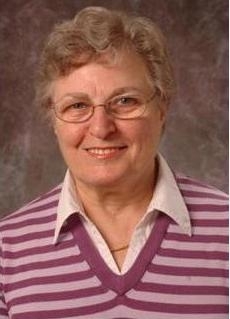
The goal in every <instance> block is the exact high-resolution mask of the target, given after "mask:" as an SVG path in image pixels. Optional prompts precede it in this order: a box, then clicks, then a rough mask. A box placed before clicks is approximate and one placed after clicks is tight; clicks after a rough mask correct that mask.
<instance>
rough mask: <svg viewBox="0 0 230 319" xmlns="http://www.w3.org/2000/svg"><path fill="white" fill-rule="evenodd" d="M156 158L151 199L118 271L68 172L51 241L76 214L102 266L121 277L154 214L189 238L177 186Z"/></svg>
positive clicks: (151, 223) (186, 215)
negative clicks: (167, 219) (161, 214)
mask: <svg viewBox="0 0 230 319" xmlns="http://www.w3.org/2000/svg"><path fill="white" fill-rule="evenodd" d="M157 158H158V162H159V173H158V179H157V183H156V186H155V189H154V192H153V196H152V199H151V201H150V203H149V206H148V208H147V210H146V212H145V214H144V215H143V217H142V218H141V220H140V221H139V223H138V224H137V225H136V227H135V230H134V232H133V235H132V238H131V241H130V244H129V248H128V251H127V254H126V258H125V261H124V264H123V266H122V269H121V270H119V268H118V266H117V264H116V262H115V260H114V258H113V256H112V254H111V252H110V250H109V248H108V245H107V244H106V242H105V240H104V239H103V237H102V235H101V234H100V232H99V231H98V229H97V227H96V226H95V225H94V224H93V223H92V222H91V221H90V220H89V218H88V217H87V215H86V214H85V212H84V209H83V207H82V205H81V203H80V201H79V199H78V198H77V195H76V190H75V185H74V181H73V179H72V177H71V174H70V172H69V171H68V170H67V172H66V176H65V179H64V183H63V187H62V191H61V195H60V200H59V204H58V208H57V221H56V228H55V235H54V242H56V241H57V240H58V235H59V232H60V230H61V228H62V226H63V224H64V223H65V221H66V220H67V218H68V217H69V216H70V215H72V214H73V213H79V214H80V216H81V218H82V221H83V224H84V226H85V228H86V230H87V232H88V234H89V236H90V237H91V239H92V241H93V242H94V244H95V246H96V247H97V249H98V251H99V253H100V254H101V256H102V258H103V259H104V261H105V263H106V264H107V265H108V266H109V267H110V269H111V270H112V271H113V272H115V273H116V274H124V273H126V272H127V271H128V270H129V269H130V268H131V266H132V265H133V263H134V261H135V259H136V257H137V255H138V254H139V252H140V251H141V249H142V247H143V246H144V244H145V243H146V241H147V239H148V236H149V235H150V232H151V230H152V228H153V225H154V222H155V219H156V211H161V212H164V213H165V214H167V215H168V216H170V217H171V218H172V219H173V220H174V221H175V222H176V223H177V224H178V225H179V226H180V227H181V228H182V230H183V232H184V233H185V234H187V235H189V236H191V223H190V217H189V213H188V210H187V207H186V205H185V202H184V199H183V197H182V195H181V193H180V190H179V188H178V186H177V183H176V180H175V177H174V175H173V173H172V171H171V169H170V168H169V166H168V164H167V163H166V161H165V160H164V158H163V157H162V156H161V155H160V154H158V156H157Z"/></svg>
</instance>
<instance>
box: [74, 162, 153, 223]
mask: <svg viewBox="0 0 230 319" xmlns="http://www.w3.org/2000/svg"><path fill="white" fill-rule="evenodd" d="M156 179H157V165H155V168H154V170H153V172H152V174H146V176H141V177H140V178H139V179H137V180H127V181H126V182H125V183H122V185H113V186H112V187H111V186H107V187H93V186H91V185H87V184H84V183H81V182H80V181H75V183H76V189H77V192H78V195H79V198H80V199H81V201H82V204H83V207H84V209H85V212H86V214H87V215H88V217H89V218H90V219H92V220H93V221H96V219H97V218H99V216H100V215H103V216H104V217H105V216H106V217H108V218H112V219H116V218H118V217H119V216H121V215H124V214H125V212H126V213H127V212H128V211H132V214H134V213H135V211H137V212H143V210H144V211H145V210H146V208H147V206H148V204H149V201H150V200H151V198H152V194H153V190H154V187H155V182H156Z"/></svg>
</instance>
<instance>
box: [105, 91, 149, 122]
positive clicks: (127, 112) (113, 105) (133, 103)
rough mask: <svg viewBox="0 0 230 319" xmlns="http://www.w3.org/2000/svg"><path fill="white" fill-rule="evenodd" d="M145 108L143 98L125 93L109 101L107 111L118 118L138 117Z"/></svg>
mask: <svg viewBox="0 0 230 319" xmlns="http://www.w3.org/2000/svg"><path fill="white" fill-rule="evenodd" d="M144 110H145V102H144V100H143V98H141V97H140V96H136V95H125V96H119V97H116V98H114V99H113V100H112V101H111V102H110V103H109V112H110V113H111V114H113V116H114V117H117V118H120V119H131V118H136V117H139V116H141V115H142V114H143V112H144Z"/></svg>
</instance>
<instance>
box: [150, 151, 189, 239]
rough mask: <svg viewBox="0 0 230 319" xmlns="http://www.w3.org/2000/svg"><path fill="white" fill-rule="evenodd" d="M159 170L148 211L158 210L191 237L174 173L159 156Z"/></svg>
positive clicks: (183, 202)
mask: <svg viewBox="0 0 230 319" xmlns="http://www.w3.org/2000/svg"><path fill="white" fill-rule="evenodd" d="M157 159H158V163H159V170H158V179H157V183H156V186H155V189H154V193H153V197H152V200H151V202H150V204H149V207H148V211H152V210H154V209H156V210H159V211H161V212H163V213H165V214H167V215H168V216H169V217H171V218H172V219H173V220H174V221H175V222H176V223H177V224H178V225H179V226H180V227H181V228H182V230H183V232H184V233H185V234H187V235H188V236H191V235H192V227H191V221H190V215H189V212H188V209H187V206H186V204H185V201H184V198H183V196H182V195H181V192H180V189H179V187H178V184H177V182H176V179H175V176H174V173H173V172H172V170H171V169H170V167H169V165H168V164H167V162H166V161H165V159H164V158H163V156H162V155H161V154H158V155H157Z"/></svg>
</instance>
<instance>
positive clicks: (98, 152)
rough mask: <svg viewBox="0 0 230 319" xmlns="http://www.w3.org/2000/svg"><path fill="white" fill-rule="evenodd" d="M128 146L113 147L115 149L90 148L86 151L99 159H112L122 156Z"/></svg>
mask: <svg viewBox="0 0 230 319" xmlns="http://www.w3.org/2000/svg"><path fill="white" fill-rule="evenodd" d="M125 149H127V146H113V147H90V148H86V149H85V150H86V151H87V153H88V154H89V155H90V156H92V157H94V158H97V159H111V158H114V157H116V156H119V155H121V154H122V153H123V152H124V150H125Z"/></svg>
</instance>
